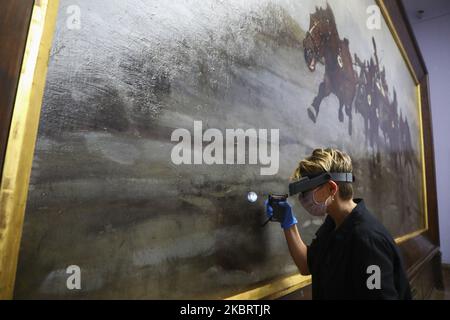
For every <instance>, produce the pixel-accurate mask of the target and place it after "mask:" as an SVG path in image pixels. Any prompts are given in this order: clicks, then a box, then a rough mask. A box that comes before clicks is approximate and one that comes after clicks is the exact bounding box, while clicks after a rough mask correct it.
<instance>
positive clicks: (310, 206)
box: [299, 188, 332, 217]
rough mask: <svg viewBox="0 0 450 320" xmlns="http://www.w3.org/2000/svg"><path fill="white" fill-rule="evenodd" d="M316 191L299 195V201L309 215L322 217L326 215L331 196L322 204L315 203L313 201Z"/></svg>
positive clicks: (314, 200)
mask: <svg viewBox="0 0 450 320" xmlns="http://www.w3.org/2000/svg"><path fill="white" fill-rule="evenodd" d="M317 190H318V188H317V189H314V190H311V191H309V192H307V193H306V194H305V195H300V196H299V200H300V204H301V205H302V206H303V208H305V210H306V211H307V212H308V213H309V214H310V215H312V216H316V217H322V216H324V215H326V214H327V206H328V205H329V204H330V201H331V200H330V198H332V196H329V197H328V198H326V199H325V201H324V202H317V201H316V199H314V194H315V193H316V191H317Z"/></svg>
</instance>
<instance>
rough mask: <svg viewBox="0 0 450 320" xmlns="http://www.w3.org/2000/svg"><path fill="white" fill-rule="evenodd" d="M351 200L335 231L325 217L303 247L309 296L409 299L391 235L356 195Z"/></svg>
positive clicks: (399, 258)
mask: <svg viewBox="0 0 450 320" xmlns="http://www.w3.org/2000/svg"><path fill="white" fill-rule="evenodd" d="M354 201H355V202H356V203H357V205H356V207H355V208H354V209H353V210H352V212H351V213H350V214H349V215H348V216H347V217H346V218H345V220H344V221H343V222H342V224H341V225H340V226H339V227H338V228H337V229H336V225H335V223H334V221H333V219H332V218H331V217H330V216H327V217H326V219H325V222H324V223H323V225H322V226H321V227H320V228H319V230H318V231H317V232H316V238H315V239H314V240H313V241H312V243H311V245H309V246H308V251H307V262H308V267H309V271H310V273H311V275H312V297H313V299H411V291H410V286H409V282H408V279H407V276H406V273H405V270H404V266H403V262H402V259H401V256H400V253H399V250H398V247H397V245H396V243H395V242H394V240H393V239H392V236H391V235H390V234H389V232H388V231H387V230H386V228H385V227H384V226H383V225H382V224H381V223H380V222H379V221H378V220H377V219H376V218H375V217H374V216H373V215H372V214H371V213H370V212H369V211H368V210H367V208H366V206H365V204H364V201H363V200H362V199H354ZM335 229H336V230H335Z"/></svg>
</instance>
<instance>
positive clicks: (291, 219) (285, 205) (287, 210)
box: [264, 200, 298, 229]
mask: <svg viewBox="0 0 450 320" xmlns="http://www.w3.org/2000/svg"><path fill="white" fill-rule="evenodd" d="M264 204H265V205H266V215H267V218H272V216H273V208H272V206H271V205H270V204H269V201H268V200H266V201H265V203H264ZM278 205H279V207H280V208H282V210H283V219H282V221H280V224H281V228H283V229H289V228H290V227H292V226H293V225H294V224H297V223H298V221H297V218H296V217H295V215H294V212H293V211H292V206H291V204H290V203H289V202H287V201H282V202H278Z"/></svg>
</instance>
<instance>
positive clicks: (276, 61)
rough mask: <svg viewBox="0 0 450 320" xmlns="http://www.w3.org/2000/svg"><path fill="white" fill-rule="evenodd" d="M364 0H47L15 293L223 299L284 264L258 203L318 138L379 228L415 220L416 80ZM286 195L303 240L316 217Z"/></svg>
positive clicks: (290, 268)
mask: <svg viewBox="0 0 450 320" xmlns="http://www.w3.org/2000/svg"><path fill="white" fill-rule="evenodd" d="M374 4H375V2H374V1H373V0H351V1H349V0H345V1H341V0H329V1H328V2H326V1H312V0H302V1H297V0H278V1H275V0H247V1H240V0H227V1H219V0H188V1H186V0H182V1H181V0H171V1H161V0H130V1H122V0H96V1H88V0H61V6H60V9H59V15H58V21H57V28H56V33H55V39H54V43H53V47H52V50H51V57H50V64H49V66H48V77H47V84H46V89H45V96H44V102H43V106H42V113H41V119H40V128H39V134H38V140H37V143H36V151H35V155H34V162H33V168H32V177H31V182H30V186H29V194H28V201H27V208H26V216H25V223H24V229H23V238H22V242H21V251H20V261H19V266H18V273H17V279H16V288H15V296H16V298H161V299H165V298H196V299H197V298H225V297H229V296H233V295H236V294H239V293H242V292H245V291H248V290H250V289H253V288H257V287H258V286H263V285H264V284H267V283H271V282H272V281H274V280H275V279H283V278H285V277H289V276H291V275H294V274H297V272H298V271H297V269H296V267H295V265H294V264H293V262H292V260H291V257H290V256H289V253H288V250H287V246H286V244H285V240H284V236H283V234H282V232H281V230H280V227H279V225H277V224H268V225H267V226H265V227H262V223H263V222H264V220H265V214H264V206H263V203H264V200H265V198H266V197H267V195H268V193H285V192H286V191H287V185H288V182H289V177H290V176H291V174H292V172H293V170H294V169H295V167H296V165H297V163H298V161H299V160H300V159H302V158H303V157H305V156H307V155H308V154H310V153H311V151H312V150H313V149H314V148H317V147H337V148H339V149H342V150H344V151H346V152H347V153H348V154H349V155H350V156H351V157H352V159H353V162H354V163H353V164H354V173H355V176H356V179H357V180H356V182H355V197H363V198H364V199H365V200H366V203H367V206H368V207H369V208H370V209H371V211H372V212H373V213H374V214H375V215H376V216H377V217H378V218H379V219H380V221H381V222H382V223H383V224H384V225H385V226H386V227H387V228H388V229H389V230H390V232H391V233H392V234H393V236H394V237H396V238H400V237H405V236H408V235H410V234H413V233H415V232H418V231H420V230H423V229H424V228H426V224H425V216H424V215H425V210H424V199H425V194H424V181H423V156H422V154H423V150H422V144H421V139H422V136H421V120H420V104H419V97H418V95H417V87H416V83H415V81H414V79H413V77H412V76H411V73H410V71H409V70H408V66H407V63H406V61H405V60H404V58H403V56H402V53H401V48H400V47H399V46H398V45H397V43H396V42H395V39H394V36H393V34H392V32H391V30H390V29H389V28H388V24H387V23H386V20H385V19H384V18H383V17H382V16H380V18H381V21H380V25H379V27H378V28H377V27H375V28H369V27H368V22H367V21H368V19H369V18H370V17H371V15H372V14H374V15H375V17H376V10H375V11H371V10H372V9H373V8H374V7H373V6H374ZM370 8H372V9H370ZM368 9H369V10H368ZM373 12H375V13H373ZM248 195H251V197H248ZM291 203H292V204H293V206H294V210H295V212H296V214H297V216H298V220H299V225H298V226H299V231H300V233H301V235H302V237H303V238H304V240H305V241H306V242H307V243H309V242H310V241H311V240H312V239H313V237H314V234H315V231H316V230H317V228H318V227H319V226H320V225H321V223H322V222H323V219H318V218H312V217H311V216H309V215H308V214H307V213H306V212H304V210H303V209H302V208H301V207H300V205H299V204H298V203H297V202H296V201H295V200H292V201H291ZM73 265H75V266H78V267H79V268H80V270H81V289H79V290H69V289H68V288H67V281H66V280H67V278H68V274H67V273H66V271H67V268H68V267H69V266H73Z"/></svg>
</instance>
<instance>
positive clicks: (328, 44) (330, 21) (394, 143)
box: [303, 4, 415, 170]
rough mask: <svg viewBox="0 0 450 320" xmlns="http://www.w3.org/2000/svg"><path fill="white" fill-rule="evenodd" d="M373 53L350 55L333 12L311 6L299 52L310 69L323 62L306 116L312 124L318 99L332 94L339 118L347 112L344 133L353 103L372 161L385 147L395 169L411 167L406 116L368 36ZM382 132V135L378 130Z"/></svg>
mask: <svg viewBox="0 0 450 320" xmlns="http://www.w3.org/2000/svg"><path fill="white" fill-rule="evenodd" d="M372 44H373V50H374V53H373V56H372V57H370V59H369V60H364V61H363V60H361V59H360V58H359V57H358V56H357V55H356V54H354V58H353V59H352V56H351V53H350V49H349V40H348V39H346V38H344V39H343V40H341V38H340V36H339V33H338V30H337V27H336V22H335V19H334V14H333V11H332V9H331V7H330V6H329V5H328V4H327V7H326V8H325V9H323V8H318V7H316V11H315V12H314V13H312V14H310V26H309V30H308V31H307V32H306V36H305V39H304V40H303V48H304V57H305V61H306V64H307V66H308V68H309V70H310V71H311V72H314V71H315V70H316V64H317V63H318V62H319V63H321V64H323V65H324V66H325V74H324V79H323V81H322V82H321V83H320V85H319V92H318V94H317V96H316V97H315V98H314V100H313V102H312V105H311V107H309V108H308V116H309V118H310V119H311V120H312V121H313V122H314V123H315V122H316V120H317V117H318V115H319V109H320V104H321V102H322V100H323V99H324V98H325V97H327V96H329V95H330V94H331V93H333V94H334V95H335V96H336V97H337V98H338V100H339V113H338V118H339V121H341V122H343V121H344V113H343V111H342V110H343V107H345V114H346V115H347V116H348V120H349V121H348V123H349V124H348V132H349V134H350V135H352V131H353V128H352V121H353V118H352V107H354V109H355V113H359V114H360V115H361V117H362V118H363V120H364V134H365V140H366V141H365V142H366V145H367V146H368V147H370V148H371V149H372V152H373V155H374V156H373V164H374V165H375V164H376V163H377V162H379V161H380V149H381V148H382V147H388V149H389V156H390V157H391V160H392V161H393V164H394V166H395V167H396V168H399V167H400V166H404V167H410V168H411V170H412V169H413V165H414V162H415V160H414V153H413V148H412V140H411V133H410V129H409V123H408V119H407V118H406V116H403V115H402V112H401V110H400V114H399V111H398V110H399V108H398V101H397V92H396V90H395V89H393V92H392V99H390V97H391V93H390V92H389V86H388V84H387V81H386V69H385V68H384V67H383V68H381V67H380V61H379V58H378V53H377V46H376V42H375V39H374V38H372ZM380 131H381V135H380Z"/></svg>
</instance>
